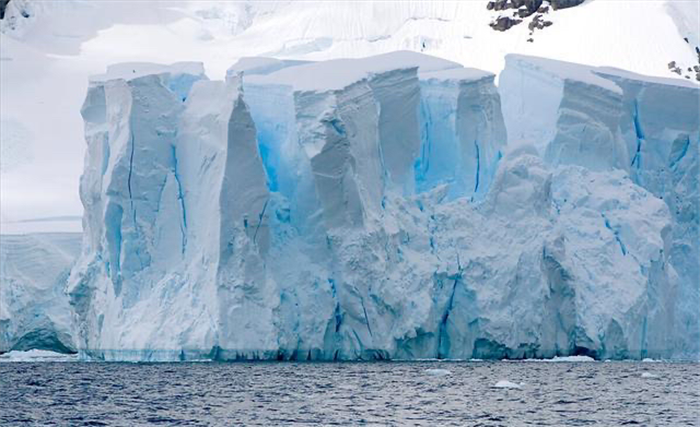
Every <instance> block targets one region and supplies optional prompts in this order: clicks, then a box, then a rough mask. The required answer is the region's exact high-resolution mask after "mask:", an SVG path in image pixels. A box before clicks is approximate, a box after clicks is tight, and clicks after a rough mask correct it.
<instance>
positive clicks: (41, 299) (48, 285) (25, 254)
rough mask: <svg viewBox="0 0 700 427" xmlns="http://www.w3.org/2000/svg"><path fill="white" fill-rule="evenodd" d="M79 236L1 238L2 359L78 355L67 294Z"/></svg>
mask: <svg viewBox="0 0 700 427" xmlns="http://www.w3.org/2000/svg"><path fill="white" fill-rule="evenodd" d="M80 245H81V235H80V233H35V234H27V235H8V234H2V235H0V353H4V352H8V351H19V352H22V351H27V350H33V349H39V350H48V351H53V352H59V353H75V352H76V351H77V348H76V345H75V342H74V339H73V332H72V331H73V329H72V324H71V314H70V313H71V310H70V306H69V304H68V298H66V295H65V293H64V291H65V286H66V281H67V279H68V277H69V274H70V270H71V267H72V265H73V262H74V260H75V258H76V257H77V256H78V254H79V253H80Z"/></svg>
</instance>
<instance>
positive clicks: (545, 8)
mask: <svg viewBox="0 0 700 427" xmlns="http://www.w3.org/2000/svg"><path fill="white" fill-rule="evenodd" d="M537 13H549V6H540V8H539V9H537Z"/></svg>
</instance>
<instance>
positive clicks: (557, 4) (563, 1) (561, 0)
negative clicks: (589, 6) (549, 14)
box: [549, 0, 585, 10]
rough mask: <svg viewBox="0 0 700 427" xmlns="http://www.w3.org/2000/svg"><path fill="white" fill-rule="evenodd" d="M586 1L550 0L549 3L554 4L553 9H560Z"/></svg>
mask: <svg viewBox="0 0 700 427" xmlns="http://www.w3.org/2000/svg"><path fill="white" fill-rule="evenodd" d="M584 1H585V0H549V3H550V4H551V5H552V9H554V10H559V9H567V8H569V7H574V6H578V5H580V4H581V3H583V2H584Z"/></svg>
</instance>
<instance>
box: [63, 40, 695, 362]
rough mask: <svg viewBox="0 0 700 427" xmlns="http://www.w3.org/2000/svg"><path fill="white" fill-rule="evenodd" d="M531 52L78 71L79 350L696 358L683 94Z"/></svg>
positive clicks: (245, 355)
mask: <svg viewBox="0 0 700 427" xmlns="http://www.w3.org/2000/svg"><path fill="white" fill-rule="evenodd" d="M538 61H539V60H537V59H532V58H526V57H511V58H509V60H508V68H507V69H506V71H505V72H504V73H503V75H502V76H501V78H500V79H501V82H502V83H501V85H500V86H501V87H500V95H499V90H497V89H496V86H495V85H494V78H495V76H494V75H492V74H489V73H486V72H482V71H479V70H473V69H467V68H463V67H462V66H461V65H459V64H456V63H454V62H450V61H445V60H441V59H437V58H434V57H430V56H427V55H421V54H416V53H411V52H395V53H390V54H385V55H379V56H374V57H369V58H362V59H344V60H333V61H325V62H315V63H300V62H295V61H281V60H276V59H271V58H247V59H244V60H242V61H241V62H239V63H238V64H236V65H234V66H233V67H232V68H231V69H230V70H229V72H228V73H227V81H226V82H215V81H208V80H207V79H206V77H205V76H204V73H203V70H202V69H201V67H198V66H197V65H196V64H190V63H181V64H175V65H173V66H169V67H165V66H155V65H148V64H122V65H119V66H115V67H112V68H111V69H109V70H108V72H107V74H106V75H104V76H99V77H96V78H94V79H93V80H92V82H91V85H90V88H89V91H88V95H87V98H86V100H85V103H84V106H83V109H82V114H83V118H84V119H85V133H86V139H87V142H88V149H87V154H86V160H85V171H84V174H83V177H82V180H81V187H80V193H81V198H82V201H83V204H84V206H85V218H84V228H85V235H84V243H83V252H82V254H81V256H80V258H79V259H78V261H77V263H76V267H74V269H73V271H72V273H71V277H70V279H69V285H68V292H69V295H70V303H71V306H72V309H73V311H74V321H75V325H76V328H77V330H76V335H77V341H78V342H77V346H78V348H79V349H80V351H81V354H82V355H83V356H84V357H91V358H97V359H107V360H189V359H198V358H213V359H217V360H235V359H295V360H302V359H303V360H307V359H311V360H318V359H324V360H335V359H343V360H345V359H385V358H433V357H437V358H471V357H477V358H503V357H509V358H522V357H552V356H556V355H573V354H584V355H590V356H594V357H598V358H640V357H658V358H661V357H669V358H670V357H677V358H684V357H695V356H696V355H697V353H698V348H697V347H698V346H697V343H698V339H697V326H698V317H699V316H700V314H699V313H698V310H697V305H696V306H694V307H693V305H692V304H693V301H694V300H693V298H695V299H697V295H698V289H697V271H698V270H697V261H696V260H697V256H696V255H697V229H698V228H697V222H698V211H697V145H698V135H697V128H698V126H697V114H695V118H693V116H692V115H691V114H686V115H680V114H679V115H675V116H674V117H666V118H664V116H662V115H661V114H662V113H664V112H666V111H667V110H666V109H667V108H668V107H669V105H678V103H679V102H687V103H686V104H683V105H684V107H686V108H687V110H688V111H691V112H692V111H695V113H697V109H698V107H697V95H698V89H697V88H696V87H693V86H684V85H682V84H681V85H678V84H677V83H676V82H675V81H673V82H668V81H663V82H656V81H653V80H650V79H647V78H645V77H641V76H635V75H631V74H629V73H624V72H620V71H615V70H604V69H596V70H595V71H591V69H590V67H584V66H576V65H572V64H563V63H548V66H543V65H542V63H540V62H538ZM672 83H673V84H672ZM693 95H694V96H695V104H693V101H692V99H691V98H692V96H693ZM501 98H503V101H504V115H502V114H501ZM659 101H661V105H658V103H659ZM693 108H694V109H695V110H692V109H693ZM504 116H505V119H506V120H505V121H504ZM694 120H695V121H694ZM506 124H507V125H508V131H509V134H510V135H511V144H510V146H507V145H506V143H507V137H506ZM639 129H642V131H640V130H639ZM640 133H642V134H643V136H641V137H640V136H639V135H640ZM640 140H641V141H642V142H639V141H640ZM686 142H687V143H686ZM638 153H641V154H638ZM635 155H637V156H638V158H639V157H641V160H634V161H633V160H632V159H634V158H635ZM664 156H666V157H664ZM669 162H670V163H669ZM693 168H694V169H693ZM693 171H695V172H693ZM692 233H695V236H694V235H693V234H692ZM693 238H695V241H694V240H693ZM693 256H696V258H695V259H693V258H692V257H693ZM694 275H695V276H694ZM693 278H695V279H696V280H695V282H693ZM693 334H695V335H693Z"/></svg>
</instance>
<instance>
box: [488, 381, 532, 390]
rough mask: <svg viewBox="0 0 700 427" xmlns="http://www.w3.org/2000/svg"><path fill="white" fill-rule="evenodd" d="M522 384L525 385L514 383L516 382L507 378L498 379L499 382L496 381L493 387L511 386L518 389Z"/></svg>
mask: <svg viewBox="0 0 700 427" xmlns="http://www.w3.org/2000/svg"><path fill="white" fill-rule="evenodd" d="M524 385H525V383H520V384H516V383H514V382H510V381H508V380H500V381H499V382H497V383H496V384H494V386H493V387H494V388H513V389H520V388H523V386H524Z"/></svg>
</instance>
